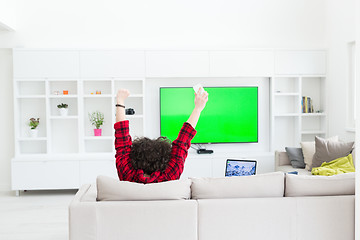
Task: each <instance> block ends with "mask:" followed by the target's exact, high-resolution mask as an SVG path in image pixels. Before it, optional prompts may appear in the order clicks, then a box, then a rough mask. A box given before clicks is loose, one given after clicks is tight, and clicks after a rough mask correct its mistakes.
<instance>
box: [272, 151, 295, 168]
mask: <svg viewBox="0 0 360 240" xmlns="http://www.w3.org/2000/svg"><path fill="white" fill-rule="evenodd" d="M285 165H291V162H290V159H289V157H288V155H287V153H286V152H280V151H275V169H276V168H277V167H279V166H285Z"/></svg>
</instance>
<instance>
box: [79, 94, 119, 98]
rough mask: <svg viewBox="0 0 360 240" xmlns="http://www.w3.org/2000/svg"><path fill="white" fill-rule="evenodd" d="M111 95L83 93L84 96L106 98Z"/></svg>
mask: <svg viewBox="0 0 360 240" xmlns="http://www.w3.org/2000/svg"><path fill="white" fill-rule="evenodd" d="M107 97H112V95H111V94H85V95H84V98H107Z"/></svg>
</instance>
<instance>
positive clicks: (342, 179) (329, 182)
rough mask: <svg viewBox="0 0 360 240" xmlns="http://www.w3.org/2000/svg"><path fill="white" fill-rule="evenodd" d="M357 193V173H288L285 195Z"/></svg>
mask: <svg viewBox="0 0 360 240" xmlns="http://www.w3.org/2000/svg"><path fill="white" fill-rule="evenodd" d="M354 194H355V173H343V174H339V175H333V176H311V175H310V176H307V175H294V174H286V181H285V197H301V196H336V195H354Z"/></svg>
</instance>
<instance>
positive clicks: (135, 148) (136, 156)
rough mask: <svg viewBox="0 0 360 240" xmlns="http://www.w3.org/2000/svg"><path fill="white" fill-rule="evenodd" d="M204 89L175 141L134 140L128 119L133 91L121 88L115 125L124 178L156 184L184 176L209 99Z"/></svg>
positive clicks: (121, 178) (118, 164) (198, 95)
mask: <svg viewBox="0 0 360 240" xmlns="http://www.w3.org/2000/svg"><path fill="white" fill-rule="evenodd" d="M200 92H201V90H200V89H199V91H198V92H197V93H195V108H194V110H193V112H192V113H191V115H190V117H189V119H188V120H187V121H186V122H185V123H184V124H183V126H182V128H181V130H180V132H179V136H178V138H177V139H176V140H175V141H173V142H172V144H171V142H170V140H168V139H167V138H164V137H159V138H158V139H156V140H151V139H149V138H139V139H136V140H135V141H134V143H132V141H131V136H130V134H129V121H128V120H125V100H126V98H127V97H128V96H129V95H130V93H129V91H128V90H126V89H120V90H118V92H117V97H116V100H117V104H116V123H115V124H114V128H115V149H116V155H115V158H116V168H117V172H118V176H119V179H120V180H121V181H130V182H139V183H156V182H164V181H169V180H176V179H179V178H180V175H181V173H182V172H183V170H184V163H185V159H186V157H187V153H188V149H189V148H190V145H191V143H190V141H191V140H192V139H193V138H194V136H195V134H196V130H195V127H196V124H197V122H198V120H199V117H200V114H201V111H202V110H203V109H204V107H205V105H206V102H207V101H208V93H207V92H204V93H202V94H200Z"/></svg>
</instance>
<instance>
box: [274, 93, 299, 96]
mask: <svg viewBox="0 0 360 240" xmlns="http://www.w3.org/2000/svg"><path fill="white" fill-rule="evenodd" d="M274 95H275V96H300V93H275V94H274Z"/></svg>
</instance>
